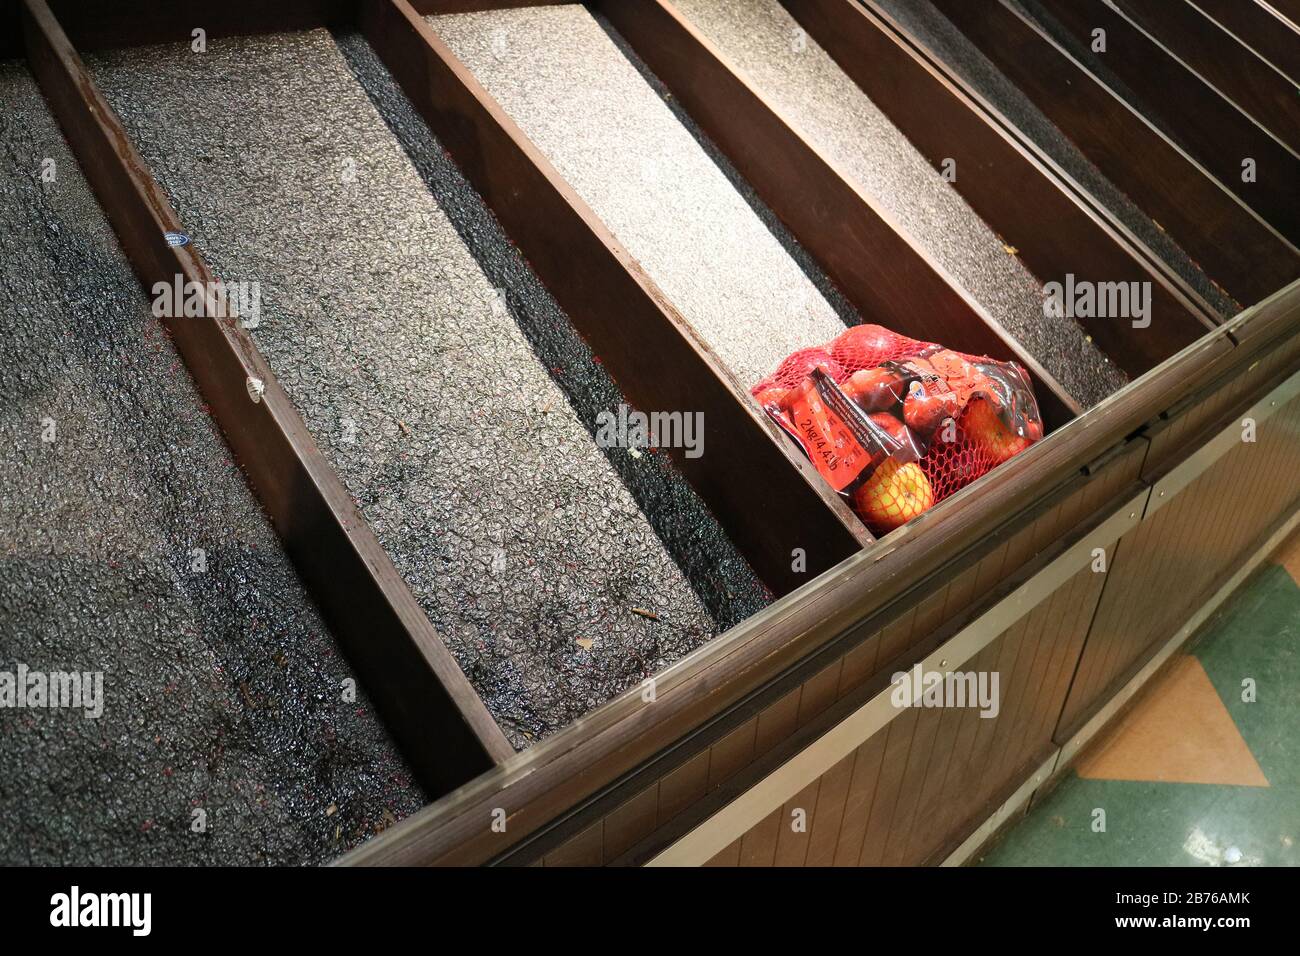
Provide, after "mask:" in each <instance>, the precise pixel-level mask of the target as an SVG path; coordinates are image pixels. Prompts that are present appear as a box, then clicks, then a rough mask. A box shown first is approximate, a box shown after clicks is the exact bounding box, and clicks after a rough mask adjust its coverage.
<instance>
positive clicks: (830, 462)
mask: <svg viewBox="0 0 1300 956" xmlns="http://www.w3.org/2000/svg"><path fill="white" fill-rule="evenodd" d="M787 413H788V415H789V421H781V425H782V426H783V427H784V428H785V429H786V431H788V432H789V433H790V434H791V435H792V436H793V437H794V438H795V440H796V441H798V442H799V444H800V445H801V446H802V447H803V450H804V453H805V454H806V455H807V456H808V459H809V461H811V462H812V463H813V466H814V467H815V468H816V469H817V472H818V473H819V474H820V475H821V476H822V478H824V479H825V480H826V483H827V484H829V485H830V486H831V487H832V488H834V489H835V490H836V491H843V490H844V489H845V488H847V487H849V485H851V484H853V482H855V481H856V480H857V479H858V476H859V475H861V474H862V473H863V472H864V471H865V470H866V469H867V468H868V467H870V466H871V465H872V464H873V463H875V462H879V461H880V460H881V459H883V458H884V457H885V456H886V455H888V454H890V453H892V452H893V451H894V450H896V449H894V448H891V447H890V444H889V443H890V442H891V439H890V437H889V436H888V435H884V434H883V432H882V433H881V434H880V435H877V434H875V432H877V431H880V430H879V429H873V428H872V427H871V424H870V423H869V422H865V421H864V420H863V417H862V415H861V413H860V412H859V411H858V410H857V408H856V407H855V406H854V405H853V403H852V402H850V401H849V400H848V399H847V398H846V397H845V396H844V393H843V392H841V391H840V390H839V388H838V387H837V386H836V384H835V382H834V381H832V380H831V378H830V377H829V376H827V375H826V374H825V373H824V372H822V370H821V369H814V370H813V373H812V375H810V376H809V377H808V378H807V379H805V380H804V381H803V382H801V383H800V384H799V385H798V386H796V388H795V390H794V394H793V395H792V396H791V397H790V399H789V404H788V406H787Z"/></svg>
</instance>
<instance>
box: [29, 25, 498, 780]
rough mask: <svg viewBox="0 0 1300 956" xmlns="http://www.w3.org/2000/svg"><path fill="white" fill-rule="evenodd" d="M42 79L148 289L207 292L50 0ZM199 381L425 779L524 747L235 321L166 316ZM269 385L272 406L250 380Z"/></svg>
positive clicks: (38, 63) (202, 274)
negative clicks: (472, 680)
mask: <svg viewBox="0 0 1300 956" xmlns="http://www.w3.org/2000/svg"><path fill="white" fill-rule="evenodd" d="M23 10H24V16H23V35H24V39H25V45H26V50H27V56H28V59H29V61H30V63H31V68H32V72H33V74H35V76H36V78H37V80H38V81H39V83H40V85H41V89H42V90H43V91H44V93H45V96H46V98H47V99H48V100H49V102H50V105H51V107H52V108H53V111H54V113H55V115H56V116H57V117H58V119H59V122H60V123H61V124H62V126H63V129H64V132H65V135H66V136H67V138H68V141H69V143H70V144H71V145H72V148H73V151H74V152H75V154H76V155H77V158H78V161H79V162H80V164H81V167H82V169H83V170H84V172H85V174H86V177H87V179H88V180H89V181H90V183H91V185H92V187H93V188H94V191H95V195H96V196H97V197H98V199H99V202H100V204H101V205H102V206H103V208H104V211H105V213H106V214H107V216H108V219H109V221H110V222H111V223H112V224H113V228H114V230H115V231H116V232H117V235H118V238H119V239H120V241H121V243H122V247H123V249H124V250H125V251H126V253H127V256H128V257H129V258H130V260H131V264H132V266H133V267H134V269H135V272H136V274H137V276H138V277H139V278H140V280H141V282H142V283H143V284H144V286H145V287H146V288H147V289H148V288H152V287H153V285H154V284H155V283H157V282H166V283H171V282H172V281H173V280H174V279H175V278H178V277H179V278H181V279H183V281H186V282H197V283H201V284H203V285H204V287H205V288H206V287H209V286H210V284H211V283H212V282H213V281H214V276H213V275H212V272H211V270H210V269H209V268H208V266H207V265H206V263H204V261H203V259H202V258H201V257H200V255H199V253H198V252H197V250H196V249H195V247H194V246H193V245H186V246H181V247H172V246H171V245H169V244H168V242H167V239H166V237H165V234H166V233H167V232H171V231H179V230H180V229H181V223H180V220H179V219H178V217H177V215H176V213H175V211H174V210H173V209H172V208H171V206H170V204H169V203H168V201H167V198H166V195H165V194H164V192H163V190H162V189H161V187H160V186H159V185H158V183H157V182H156V181H155V180H154V179H153V177H152V176H151V175H150V173H149V171H148V167H147V166H146V165H145V162H144V160H143V159H142V158H141V157H140V155H139V153H138V152H137V151H136V150H135V148H134V146H133V145H132V144H131V141H130V138H129V137H128V136H127V134H126V132H125V130H124V129H123V128H122V125H121V123H120V122H119V121H118V119H117V118H116V116H115V115H114V113H113V111H112V109H111V108H110V106H109V105H108V102H107V101H106V100H105V99H104V98H103V96H102V95H101V94H100V92H99V90H98V89H97V88H96V86H95V83H94V81H93V79H92V78H91V76H90V74H89V73H88V72H87V70H86V68H85V65H84V64H83V63H82V61H81V58H80V57H79V56H78V55H77V52H76V50H75V49H74V48H73V46H72V44H71V42H70V41H69V40H68V38H67V36H66V35H65V34H64V33H63V30H62V29H61V27H60V25H59V23H58V22H57V20H56V19H55V17H54V15H53V14H52V13H51V11H50V9H49V7H48V6H47V5H46V3H45V0H24V7H23ZM163 322H164V324H165V325H166V328H167V330H168V332H169V333H170V334H171V337H172V340H173V341H174V342H175V344H176V347H177V349H178V351H179V352H180V354H181V357H182V358H183V359H184V361H185V363H186V365H187V366H188V368H189V370H190V373H191V375H192V376H193V378H194V381H195V384H196V385H197V386H198V389H199V391H200V393H201V394H202V395H203V397H204V400H205V401H206V403H207V405H208V410H209V411H210V413H211V414H212V416H213V418H214V419H215V420H216V422H217V424H218V425H220V427H221V430H222V433H223V434H224V436H225V439H226V442H227V443H228V444H229V445H230V447H231V450H232V451H233V452H234V455H235V458H236V459H237V460H238V461H239V463H240V465H241V466H242V467H243V468H244V470H245V472H246V473H247V474H248V477H249V481H250V483H251V485H252V487H253V490H254V491H255V492H256V494H257V496H258V498H259V500H260V501H261V502H262V505H263V507H264V508H265V509H266V511H267V513H268V515H269V516H270V518H271V520H272V522H273V524H274V526H275V529H276V531H277V533H278V534H279V536H280V539H281V540H282V541H283V543H284V546H285V550H286V552H287V553H288V554H289V556H290V558H291V559H292V560H293V562H294V564H295V566H296V567H297V569H298V572H299V573H300V574H301V575H302V577H303V580H304V583H305V584H306V586H307V589H308V591H309V593H310V594H311V596H312V598H313V600H314V601H315V602H316V603H317V605H318V606H319V607H320V608H321V610H322V612H323V613H324V616H325V618H326V620H327V621H328V623H329V625H330V628H331V631H332V632H333V633H334V635H335V636H336V637H338V639H339V641H340V643H341V644H342V645H343V647H344V649H345V651H346V652H347V654H348V657H349V659H350V660H351V662H352V664H353V665H354V666H355V667H356V669H357V672H358V674H359V675H360V677H361V679H362V681H363V682H364V683H365V685H366V687H367V689H368V691H369V692H370V695H371V697H372V698H373V699H374V700H375V702H376V706H377V707H378V709H379V712H380V714H381V716H382V717H383V718H384V721H385V723H386V724H387V725H388V727H389V728H390V729H391V730H392V731H393V734H394V736H395V737H396V738H397V740H398V742H399V744H400V745H401V746H402V749H403V752H404V753H405V754H406V756H407V759H408V760H410V762H411V764H412V767H413V768H414V770H415V772H416V774H417V775H418V777H419V778H420V781H421V782H422V784H423V785H424V786H425V787H426V789H428V790H429V792H430V793H433V794H442V793H446V792H447V791H449V790H451V789H453V788H454V787H456V786H459V785H460V784H463V783H465V782H466V781H467V780H469V779H471V778H473V777H475V776H477V775H478V774H479V773H481V772H483V771H484V770H487V769H489V768H490V767H491V766H493V765H494V764H495V763H497V762H499V761H501V760H504V759H505V758H507V757H509V756H512V755H513V753H514V749H513V748H512V747H511V746H510V745H509V743H508V742H507V741H506V739H505V736H504V735H503V734H502V733H501V730H500V729H499V728H498V727H497V725H496V723H495V722H494V721H493V720H492V718H491V716H490V715H489V714H488V712H487V710H486V708H484V706H483V704H482V702H481V701H480V700H479V698H478V695H477V694H476V693H475V692H474V689H473V688H472V687H471V686H470V684H469V682H468V681H467V680H466V679H465V677H464V675H463V674H462V673H461V671H460V668H459V667H458V666H457V664H456V661H455V659H454V658H453V657H452V656H451V654H450V652H448V651H447V649H446V648H445V647H444V646H443V644H442V642H441V640H439V638H438V635H437V633H436V631H435V630H434V628H433V625H432V624H430V622H429V619H428V618H427V617H426V616H425V614H424V612H423V611H422V610H421V609H420V606H419V604H418V603H417V602H416V600H415V597H414V596H413V595H412V594H411V592H410V589H409V588H408V587H407V586H406V583H405V582H404V581H403V580H402V578H401V576H400V575H399V574H398V572H397V569H396V568H395V567H393V564H392V562H391V561H390V560H389V558H388V555H387V554H386V553H385V552H384V550H383V548H382V547H381V546H380V544H379V541H378V540H377V539H376V538H375V536H374V534H373V532H372V531H371V530H370V528H369V526H368V525H367V524H366V523H365V521H364V519H363V518H362V517H361V514H360V512H359V511H358V510H357V507H356V504H355V502H354V501H353V500H352V497H351V496H350V495H349V494H348V492H347V490H346V489H345V488H344V487H343V483H342V482H341V481H340V479H339V477H338V475H337V474H336V473H335V472H334V470H333V468H332V467H331V466H330V465H329V463H328V462H327V461H326V460H325V458H324V456H323V455H322V454H321V452H320V450H319V449H318V448H317V446H316V443H315V441H314V440H313V439H312V436H311V435H310V434H309V432H308V431H307V427H306V425H305V424H304V423H303V421H302V419H301V417H300V416H299V415H298V412H297V410H296V409H295V408H294V407H293V404H292V402H291V401H290V400H289V398H288V396H287V395H285V393H284V391H283V390H282V389H281V388H280V386H279V384H278V383H277V382H276V380H275V376H274V375H273V374H272V373H271V370H270V368H269V367H268V366H267V364H266V362H265V360H264V359H263V358H262V356H261V355H260V354H259V353H258V351H257V348H256V346H255V345H254V344H253V342H252V339H251V338H249V336H248V334H247V332H245V331H244V330H243V329H242V328H241V327H240V325H239V321H238V319H237V318H229V317H227V318H210V317H195V318H190V317H179V318H164V319H163ZM250 379H257V380H260V382H261V384H262V389H263V391H262V394H261V397H260V401H257V402H254V401H252V400H251V398H250V392H249V386H248V381H249V380H250Z"/></svg>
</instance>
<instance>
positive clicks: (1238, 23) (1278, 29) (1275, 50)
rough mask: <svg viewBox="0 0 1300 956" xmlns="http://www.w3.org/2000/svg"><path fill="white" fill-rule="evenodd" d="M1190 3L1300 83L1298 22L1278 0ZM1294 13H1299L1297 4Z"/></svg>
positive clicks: (1299, 29) (1194, 1) (1197, 0)
mask: <svg viewBox="0 0 1300 956" xmlns="http://www.w3.org/2000/svg"><path fill="white" fill-rule="evenodd" d="M1192 4H1193V6H1195V7H1196V8H1197V9H1198V10H1200V11H1201V12H1202V13H1204V14H1205V15H1206V16H1208V17H1210V18H1211V19H1212V20H1214V22H1215V23H1217V24H1218V25H1219V26H1221V27H1222V28H1223V29H1225V30H1227V31H1228V32H1229V33H1231V34H1232V35H1233V36H1235V37H1236V38H1237V39H1238V40H1240V41H1241V42H1242V43H1243V44H1244V45H1246V46H1248V47H1250V49H1251V51H1252V52H1254V53H1255V54H1256V55H1257V56H1259V57H1261V58H1262V59H1264V60H1266V61H1268V63H1269V64H1271V65H1272V66H1273V67H1275V68H1276V69H1278V70H1280V71H1282V72H1283V73H1285V74H1286V75H1287V76H1288V77H1289V78H1290V79H1291V80H1292V82H1294V83H1300V24H1297V23H1296V22H1295V21H1293V20H1290V19H1289V18H1288V17H1287V15H1286V13H1285V12H1284V11H1283V10H1282V2H1281V0H1274V2H1273V3H1272V4H1271V8H1270V7H1269V6H1265V5H1264V4H1261V3H1256V2H1253V0H1252V2H1242V0H1192ZM1296 6H1297V10H1296V14H1295V15H1296V16H1300V4H1297V5H1296Z"/></svg>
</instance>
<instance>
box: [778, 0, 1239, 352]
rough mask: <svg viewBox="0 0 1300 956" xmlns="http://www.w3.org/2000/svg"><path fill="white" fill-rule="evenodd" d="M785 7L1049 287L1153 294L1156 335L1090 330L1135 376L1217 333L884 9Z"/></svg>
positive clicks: (789, 1)
mask: <svg viewBox="0 0 1300 956" xmlns="http://www.w3.org/2000/svg"><path fill="white" fill-rule="evenodd" d="M781 2H782V3H783V5H784V6H785V7H786V9H787V10H788V11H789V12H790V14H791V15H792V16H793V17H794V18H795V19H796V20H798V22H799V24H800V26H802V27H803V28H804V29H805V30H807V31H808V35H809V36H810V37H811V38H812V39H813V40H815V41H816V42H817V43H818V44H819V45H820V46H821V47H822V48H823V49H824V50H825V51H826V52H827V53H828V54H829V55H830V56H831V58H832V59H834V60H835V62H836V63H837V64H838V65H839V67H840V69H842V70H843V71H844V72H845V74H847V75H848V77H849V78H850V79H852V80H853V81H854V83H856V84H857V86H858V88H859V89H861V90H862V92H863V93H865V94H866V95H867V96H868V97H869V98H870V99H871V100H872V102H873V103H874V104H875V105H876V106H877V107H878V108H879V109H880V110H882V111H883V112H884V113H885V115H886V116H887V117H888V118H889V121H890V122H891V123H893V124H894V125H895V126H897V127H898V128H899V129H900V130H901V131H902V132H903V133H904V134H905V135H906V136H907V138H908V139H909V140H910V141H911V143H912V145H914V146H915V147H916V148H917V149H918V150H920V151H921V153H922V154H923V155H924V156H925V157H926V159H928V160H929V161H930V162H931V163H933V164H934V166H935V167H936V168H940V167H941V166H942V165H943V163H944V161H945V160H948V159H952V160H955V161H956V164H957V178H956V181H955V182H953V183H952V186H953V188H954V189H956V190H957V192H958V193H960V194H961V196H962V198H963V199H965V200H966V202H968V203H969V204H970V206H971V208H972V209H974V211H975V212H976V213H977V214H978V215H979V216H980V217H981V218H982V219H983V220H984V221H985V222H987V223H988V224H989V225H990V226H991V227H992V228H993V229H994V230H995V231H996V232H997V233H998V234H999V235H1001V236H1003V237H1005V239H1006V241H1007V242H1008V243H1010V244H1011V245H1013V246H1015V247H1016V248H1017V249H1018V250H1019V252H1018V255H1019V257H1020V259H1021V260H1022V261H1023V262H1024V263H1025V265H1026V266H1027V267H1028V268H1029V269H1030V270H1031V271H1032V272H1033V273H1034V274H1035V275H1036V276H1037V277H1038V278H1039V279H1041V280H1042V281H1044V282H1047V281H1064V278H1065V276H1066V275H1067V274H1073V275H1074V276H1075V277H1076V279H1081V280H1087V281H1091V282H1150V283H1151V287H1152V303H1151V312H1152V320H1151V327H1150V328H1147V329H1144V330H1142V332H1141V334H1134V333H1133V332H1132V331H1131V330H1128V329H1125V328H1123V327H1121V326H1120V325H1118V324H1117V323H1115V322H1113V321H1111V320H1108V319H1100V320H1093V319H1082V320H1081V321H1082V322H1083V324H1084V326H1085V328H1086V329H1087V330H1088V332H1089V334H1091V335H1092V337H1093V339H1094V340H1095V341H1096V343H1097V345H1098V347H1099V348H1100V349H1101V350H1102V351H1103V352H1105V353H1106V354H1107V355H1109V356H1110V357H1111V359H1112V360H1113V361H1114V362H1116V363H1117V364H1118V365H1119V366H1120V367H1121V368H1122V369H1124V371H1125V372H1127V373H1128V374H1129V375H1131V376H1137V375H1140V374H1141V373H1142V372H1145V371H1146V370H1147V369H1149V368H1151V367H1153V366H1154V365H1156V364H1157V363H1158V362H1160V361H1162V360H1163V359H1165V358H1168V357H1169V356H1170V355H1172V354H1173V353H1174V352H1176V351H1177V350H1178V349H1179V348H1181V347H1182V346H1184V345H1186V344H1187V343H1188V342H1190V341H1192V340H1193V339H1195V338H1196V337H1197V336H1199V335H1201V334H1203V333H1204V331H1205V329H1207V328H1209V327H1210V326H1211V325H1212V324H1213V322H1214V318H1213V316H1214V310H1213V309H1212V308H1211V307H1210V306H1209V305H1208V304H1206V303H1205V301H1204V300H1203V299H1202V298H1201V297H1200V295H1199V294H1197V293H1196V292H1195V291H1193V290H1192V289H1191V287H1190V286H1188V285H1187V283H1186V282H1185V281H1183V279H1182V278H1181V277H1179V276H1178V275H1177V274H1176V273H1174V272H1173V271H1172V270H1171V269H1169V267H1168V266H1166V265H1165V263H1164V262H1163V261H1162V260H1161V259H1160V258H1159V257H1157V256H1156V255H1155V254H1154V253H1153V252H1151V250H1150V249H1148V248H1146V246H1144V245H1143V244H1142V243H1141V242H1140V241H1139V240H1138V239H1137V238H1136V237H1135V236H1134V235H1133V234H1132V233H1131V232H1130V231H1129V229H1128V228H1127V227H1126V226H1124V225H1123V224H1122V223H1120V222H1119V221H1118V220H1117V219H1116V218H1115V217H1114V216H1113V215H1112V214H1111V213H1110V212H1109V211H1107V210H1106V209H1104V208H1103V207H1102V206H1101V205H1100V204H1098V203H1097V202H1096V201H1095V200H1093V199H1092V198H1091V197H1090V196H1089V195H1088V194H1087V193H1086V192H1085V191H1084V190H1083V189H1082V188H1081V187H1080V186H1079V185H1078V184H1077V183H1075V182H1074V181H1073V180H1071V179H1070V178H1069V176H1068V175H1067V174H1066V173H1065V171H1064V170H1062V169H1061V168H1060V167H1059V166H1057V165H1056V163H1055V162H1053V161H1052V160H1051V159H1050V158H1049V157H1048V156H1047V155H1046V154H1045V153H1043V151H1042V150H1040V149H1039V148H1038V147H1037V146H1035V145H1034V144H1033V143H1032V142H1031V141H1030V140H1029V139H1028V138H1026V137H1025V136H1024V135H1023V134H1022V133H1020V132H1019V131H1018V130H1017V129H1016V128H1015V126H1014V125H1012V124H1011V123H1010V122H1009V121H1008V120H1007V119H1006V118H1005V117H1003V116H1001V115H1000V114H999V113H998V112H997V111H996V110H995V109H994V108H993V107H992V106H991V105H990V104H989V103H987V102H986V101H984V100H983V99H982V98H981V97H980V96H979V95H978V94H977V93H976V92H974V91H973V90H971V89H970V88H969V87H967V86H966V85H965V83H963V82H962V81H961V80H960V79H959V78H958V77H956V76H955V75H954V74H953V73H952V72H951V70H949V69H948V68H947V67H946V66H945V65H944V64H942V63H941V62H939V61H938V60H936V59H935V58H934V57H933V56H932V55H930V54H929V53H928V52H927V51H926V50H925V49H924V48H922V47H921V45H920V44H919V43H918V42H917V41H916V40H915V39H914V38H913V37H911V36H910V35H909V34H908V33H907V31H906V30H905V29H904V28H903V27H902V26H901V25H899V24H898V23H897V22H896V21H894V20H893V19H892V18H891V17H890V16H889V15H888V14H887V13H886V12H885V11H884V10H882V9H880V7H879V6H877V5H876V4H875V3H874V0H861V2H849V0H781Z"/></svg>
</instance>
